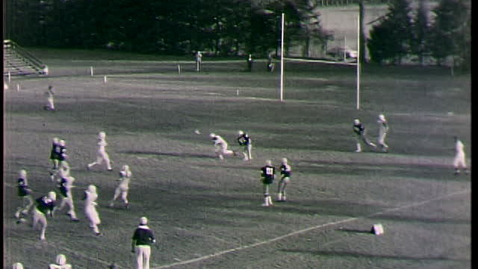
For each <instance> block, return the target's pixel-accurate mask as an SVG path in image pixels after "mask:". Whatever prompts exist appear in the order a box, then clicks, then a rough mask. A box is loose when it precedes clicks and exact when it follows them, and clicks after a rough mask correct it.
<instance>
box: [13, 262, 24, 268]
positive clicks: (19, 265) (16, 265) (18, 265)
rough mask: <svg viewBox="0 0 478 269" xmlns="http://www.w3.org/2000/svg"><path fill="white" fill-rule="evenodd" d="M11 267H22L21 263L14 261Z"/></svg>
mask: <svg viewBox="0 0 478 269" xmlns="http://www.w3.org/2000/svg"><path fill="white" fill-rule="evenodd" d="M12 269H23V264H21V263H19V262H16V263H14V264H13V266H12Z"/></svg>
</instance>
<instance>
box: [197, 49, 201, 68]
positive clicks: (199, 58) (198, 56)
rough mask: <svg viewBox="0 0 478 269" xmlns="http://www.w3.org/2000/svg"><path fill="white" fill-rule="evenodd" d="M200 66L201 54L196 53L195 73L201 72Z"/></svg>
mask: <svg viewBox="0 0 478 269" xmlns="http://www.w3.org/2000/svg"><path fill="white" fill-rule="evenodd" d="M201 64H202V53H201V52H200V51H198V52H196V72H199V71H201Z"/></svg>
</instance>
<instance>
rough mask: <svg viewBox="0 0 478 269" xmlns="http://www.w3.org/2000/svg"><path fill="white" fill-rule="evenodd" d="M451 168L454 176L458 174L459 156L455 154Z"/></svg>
mask: <svg viewBox="0 0 478 269" xmlns="http://www.w3.org/2000/svg"><path fill="white" fill-rule="evenodd" d="M453 167H454V168H455V175H459V174H460V155H459V154H457V155H456V156H455V159H454V160H453Z"/></svg>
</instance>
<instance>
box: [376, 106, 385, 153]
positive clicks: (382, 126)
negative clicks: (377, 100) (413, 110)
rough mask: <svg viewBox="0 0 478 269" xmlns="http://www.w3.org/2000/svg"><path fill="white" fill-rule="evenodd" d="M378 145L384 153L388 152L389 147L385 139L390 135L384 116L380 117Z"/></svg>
mask: <svg viewBox="0 0 478 269" xmlns="http://www.w3.org/2000/svg"><path fill="white" fill-rule="evenodd" d="M377 123H378V145H379V146H380V148H381V150H382V151H383V152H388V145H387V144H385V137H386V136H387V133H388V122H387V120H386V119H385V116H384V115H383V114H380V115H378V120H377Z"/></svg>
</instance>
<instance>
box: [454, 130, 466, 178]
mask: <svg viewBox="0 0 478 269" xmlns="http://www.w3.org/2000/svg"><path fill="white" fill-rule="evenodd" d="M464 147H465V146H464V145H463V142H461V140H460V139H458V137H457V136H455V159H454V160H453V166H454V167H455V175H459V174H460V168H462V169H463V171H464V172H465V173H468V170H467V169H468V168H467V165H466V159H465V150H464Z"/></svg>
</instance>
